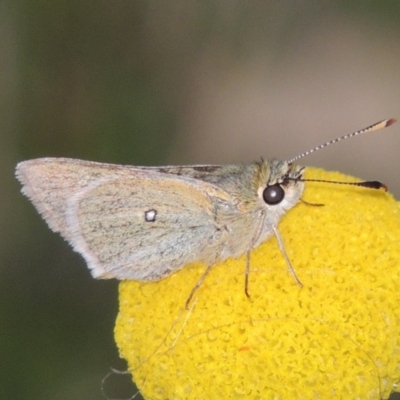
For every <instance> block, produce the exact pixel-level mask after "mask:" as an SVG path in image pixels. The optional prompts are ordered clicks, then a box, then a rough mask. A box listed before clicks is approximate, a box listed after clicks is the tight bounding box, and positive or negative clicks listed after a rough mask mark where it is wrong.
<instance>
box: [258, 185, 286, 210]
mask: <svg viewBox="0 0 400 400" xmlns="http://www.w3.org/2000/svg"><path fill="white" fill-rule="evenodd" d="M284 197H285V191H284V190H283V189H282V188H281V187H280V186H279V185H272V186H267V187H266V188H265V189H264V191H263V199H264V201H265V202H266V203H267V204H269V205H270V206H273V205H275V204H279V203H280V202H281V201H282V200H283V199H284Z"/></svg>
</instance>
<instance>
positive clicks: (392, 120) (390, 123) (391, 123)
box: [385, 118, 397, 128]
mask: <svg viewBox="0 0 400 400" xmlns="http://www.w3.org/2000/svg"><path fill="white" fill-rule="evenodd" d="M396 122H397V119H396V118H390V119H388V120H387V121H386V125H385V128H386V127H388V126H390V125H393V124H394V123H396Z"/></svg>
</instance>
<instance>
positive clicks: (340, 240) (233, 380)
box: [115, 168, 400, 400]
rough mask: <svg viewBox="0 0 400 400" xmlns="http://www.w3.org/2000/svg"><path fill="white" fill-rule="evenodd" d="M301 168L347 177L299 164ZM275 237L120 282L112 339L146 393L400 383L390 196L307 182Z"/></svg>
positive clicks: (399, 245)
mask: <svg viewBox="0 0 400 400" xmlns="http://www.w3.org/2000/svg"><path fill="white" fill-rule="evenodd" d="M306 177H308V178H319V179H329V180H340V181H342V180H347V181H352V180H353V179H352V178H350V177H347V176H343V175H341V174H338V173H328V172H324V171H321V170H317V169H311V168H309V169H307V173H306ZM303 199H304V200H305V201H307V202H310V203H323V204H324V206H323V207H315V206H311V205H308V204H305V203H302V202H299V204H297V205H296V206H295V207H294V208H293V209H292V210H290V211H289V212H288V213H287V215H285V216H284V218H283V219H282V221H281V223H280V225H279V230H280V233H281V235H282V237H283V239H284V241H285V247H286V251H287V253H288V255H289V258H290V260H291V262H292V264H293V267H294V268H295V270H296V273H297V275H298V277H299V279H300V280H301V281H302V283H303V285H304V286H303V288H300V287H299V286H298V285H297V284H296V282H295V281H294V280H293V278H292V276H291V275H290V274H289V273H288V272H287V266H286V264H285V260H284V258H283V256H282V254H281V252H280V251H279V249H278V245H277V242H276V239H275V238H271V239H270V240H268V241H267V242H266V243H264V244H262V245H261V246H260V247H258V248H257V249H256V250H254V251H253V252H252V253H251V259H250V263H251V274H250V276H249V292H250V296H251V298H250V299H249V298H247V297H246V295H245V293H244V278H245V274H244V272H245V256H243V257H241V258H239V259H236V260H233V259H230V260H228V261H226V262H224V263H223V264H219V265H216V266H215V267H214V268H213V270H212V271H211V273H210V274H209V275H208V276H207V278H206V280H205V281H204V283H203V284H202V285H201V287H200V288H199V289H198V290H197V291H196V293H195V295H194V298H193V300H192V302H191V304H190V307H189V310H186V309H185V302H186V300H187V298H188V296H189V294H190V292H191V291H192V289H193V287H194V286H195V285H196V283H197V281H198V279H199V278H200V276H201V275H202V274H203V272H204V269H205V266H204V265H201V264H192V265H189V266H186V267H185V268H184V269H183V270H181V271H179V272H177V273H175V274H173V275H171V276H170V277H168V278H166V279H164V280H162V281H159V282H154V283H145V284H144V283H138V282H132V281H126V282H122V283H121V284H120V311H119V315H118V319H117V322H116V328H115V337H116V341H117V344H118V347H119V349H120V353H121V356H122V357H124V358H125V359H126V360H127V361H128V365H129V370H130V371H131V372H132V373H133V378H134V381H135V383H136V384H137V386H138V387H139V389H140V391H141V392H142V394H143V396H144V398H145V399H152V400H156V399H160V400H166V399H171V400H172V399H176V400H180V399H194V400H198V399H224V400H226V399H246V400H247V399H259V400H265V399H274V400H278V399H284V400H286V399H306V400H308V399H315V400H317V399H363V400H365V399H387V398H388V397H389V395H390V393H391V392H393V391H396V388H397V384H398V383H399V381H400V290H399V287H400V206H399V203H397V202H396V201H395V200H394V199H393V198H392V196H391V195H389V194H387V193H385V192H384V191H383V190H372V189H365V188H358V187H352V186H344V185H343V186H340V185H332V184H323V183H311V182H309V183H307V184H306V189H305V191H304V194H303Z"/></svg>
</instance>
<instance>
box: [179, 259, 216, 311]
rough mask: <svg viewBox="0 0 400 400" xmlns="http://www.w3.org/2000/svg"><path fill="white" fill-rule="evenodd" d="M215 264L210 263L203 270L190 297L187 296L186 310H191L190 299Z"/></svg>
mask: <svg viewBox="0 0 400 400" xmlns="http://www.w3.org/2000/svg"><path fill="white" fill-rule="evenodd" d="M213 266H214V263H213V264H210V265H209V266H208V267H207V268H206V270H205V271H204V272H203V275H202V276H201V277H200V279H199V280H198V281H197V283H196V285H195V286H194V288H193V289H192V291H191V292H190V294H189V297H188V298H187V300H186V303H185V308H186V310H189V304H190V301H191V300H192V298H193V295H194V294H195V293H196V292H197V289H198V288H199V287H200V286H201V285H202V283H203V282H204V280H205V279H206V277H207V275H208V274H209V272H210V271H211V269H212V267H213Z"/></svg>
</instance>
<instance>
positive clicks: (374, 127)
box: [287, 118, 397, 164]
mask: <svg viewBox="0 0 400 400" xmlns="http://www.w3.org/2000/svg"><path fill="white" fill-rule="evenodd" d="M396 121H397V120H396V119H395V118H390V119H384V120H383V121H380V122H377V123H375V124H373V125H371V126H368V127H367V128H364V129H360V130H359V131H356V132H353V133H349V134H347V135H344V136H341V137H339V138H337V139H333V140H329V141H328V142H325V143H323V144H320V145H319V146H316V147H314V148H313V149H311V150H308V151H305V152H304V153H301V154H299V155H298V156H296V157H293V158H291V159H290V160H287V163H288V164H293V163H294V162H295V161H297V160H298V159H300V158H303V157H305V156H308V155H309V154H311V153H314V151H317V150H320V149H323V148H324V147H327V146H329V145H331V144H334V143H337V142H340V141H341V140H344V139H349V138H352V137H354V136H358V135H361V134H363V133H367V132H373V131H377V130H379V129H383V128H387V127H388V126H390V125H393V124H394V123H395V122H396Z"/></svg>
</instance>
